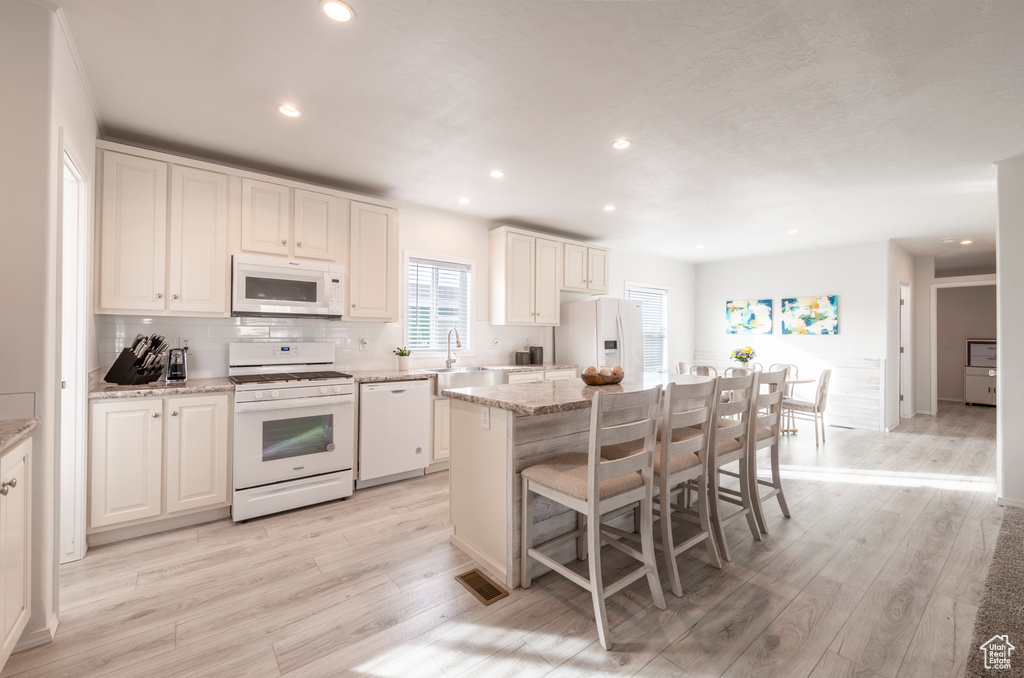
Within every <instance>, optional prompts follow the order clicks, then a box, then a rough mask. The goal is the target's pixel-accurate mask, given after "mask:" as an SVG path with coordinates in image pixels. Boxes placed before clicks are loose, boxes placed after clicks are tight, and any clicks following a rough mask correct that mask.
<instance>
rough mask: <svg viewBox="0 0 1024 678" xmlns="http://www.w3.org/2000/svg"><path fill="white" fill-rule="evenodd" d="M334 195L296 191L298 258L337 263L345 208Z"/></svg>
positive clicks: (296, 248) (295, 250)
mask: <svg viewBox="0 0 1024 678" xmlns="http://www.w3.org/2000/svg"><path fill="white" fill-rule="evenodd" d="M342 202H345V201H343V200H339V199H338V198H336V197H334V196H333V195H327V194H325V193H317V192H316V191H307V190H305V189H301V188H296V189H295V212H294V222H295V248H294V250H293V252H294V255H295V256H296V257H304V258H307V259H324V260H326V261H332V262H333V261H335V260H336V259H337V258H338V241H339V239H340V231H341V227H340V224H341V205H340V203H342Z"/></svg>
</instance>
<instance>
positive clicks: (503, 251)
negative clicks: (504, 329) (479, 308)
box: [490, 227, 562, 325]
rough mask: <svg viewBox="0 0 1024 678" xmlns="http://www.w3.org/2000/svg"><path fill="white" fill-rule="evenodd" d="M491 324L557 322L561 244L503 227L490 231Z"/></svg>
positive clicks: (550, 323) (541, 323)
mask: <svg viewBox="0 0 1024 678" xmlns="http://www.w3.org/2000/svg"><path fill="white" fill-rule="evenodd" d="M490 238H491V244H490V259H491V261H490V269H491V270H490V274H491V288H490V299H491V308H490V316H491V318H490V321H491V324H492V325H557V324H558V322H559V296H558V291H559V287H561V280H562V244H561V243H560V242H559V241H557V240H552V239H549V238H540V237H536V236H533V235H529V234H526V233H522V232H519V231H515V230H511V229H508V228H507V227H502V228H499V229H495V230H493V231H491V235H490Z"/></svg>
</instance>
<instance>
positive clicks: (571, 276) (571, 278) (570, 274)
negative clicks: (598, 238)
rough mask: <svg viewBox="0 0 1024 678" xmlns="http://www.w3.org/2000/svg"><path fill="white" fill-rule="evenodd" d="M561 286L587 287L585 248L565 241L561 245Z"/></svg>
mask: <svg viewBox="0 0 1024 678" xmlns="http://www.w3.org/2000/svg"><path fill="white" fill-rule="evenodd" d="M562 266H563V271H564V275H563V277H562V287H563V288H565V289H567V290H585V289H587V248H586V247H584V246H583V245H573V244H572V243H565V245H564V246H563V264H562Z"/></svg>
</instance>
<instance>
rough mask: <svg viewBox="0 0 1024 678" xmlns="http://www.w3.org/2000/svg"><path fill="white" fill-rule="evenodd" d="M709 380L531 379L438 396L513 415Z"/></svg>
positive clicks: (655, 376) (679, 376)
mask: <svg viewBox="0 0 1024 678" xmlns="http://www.w3.org/2000/svg"><path fill="white" fill-rule="evenodd" d="M708 379H710V377H696V376H691V375H688V374H673V375H665V374H660V375H659V374H645V375H644V376H643V377H639V378H634V379H629V378H626V379H624V380H623V381H622V383H621V384H614V385H611V386H587V385H586V384H584V383H583V382H582V381H581V380H579V379H561V380H558V381H534V382H530V383H528V384H502V385H499V386H474V387H471V388H457V389H452V390H445V391H442V392H441V395H443V396H448V397H449V398H454V399H456V400H465V401H466V402H470V403H476V404H479V405H488V406H490V407H498V408H500V409H503V410H510V411H512V412H515V413H516V414H527V415H538V414H551V413H554V412H567V411H569V410H581V409H585V408H588V407H590V402H591V400H593V398H594V394H595V393H597V392H598V391H605V392H607V393H628V392H630V391H642V390H644V389H647V388H653V387H654V386H663V385H665V384H666V383H668V382H669V381H673V382H675V383H677V384H683V383H695V382H700V381H706V380H708Z"/></svg>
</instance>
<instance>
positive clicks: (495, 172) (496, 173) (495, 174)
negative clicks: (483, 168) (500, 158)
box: [490, 170, 505, 179]
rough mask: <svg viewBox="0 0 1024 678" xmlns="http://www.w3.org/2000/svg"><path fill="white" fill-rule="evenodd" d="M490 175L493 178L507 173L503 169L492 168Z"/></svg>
mask: <svg viewBox="0 0 1024 678" xmlns="http://www.w3.org/2000/svg"><path fill="white" fill-rule="evenodd" d="M490 175H491V178H493V179H500V178H502V177H503V176H505V173H504V172H502V171H501V170H491V172H490Z"/></svg>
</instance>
